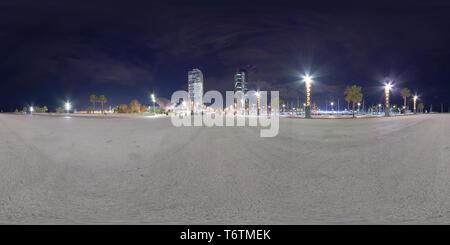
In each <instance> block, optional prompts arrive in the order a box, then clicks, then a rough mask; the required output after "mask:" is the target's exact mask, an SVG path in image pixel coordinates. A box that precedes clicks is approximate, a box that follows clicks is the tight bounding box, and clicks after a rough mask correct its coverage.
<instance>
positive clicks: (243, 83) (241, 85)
mask: <svg viewBox="0 0 450 245" xmlns="http://www.w3.org/2000/svg"><path fill="white" fill-rule="evenodd" d="M237 91H242V92H243V93H244V94H245V93H247V91H248V72H247V70H245V69H241V68H238V69H237V71H236V74H234V92H237Z"/></svg>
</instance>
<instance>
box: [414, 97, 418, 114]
mask: <svg viewBox="0 0 450 245" xmlns="http://www.w3.org/2000/svg"><path fill="white" fill-rule="evenodd" d="M417 98H418V97H417V95H414V97H413V101H414V114H416V102H417Z"/></svg>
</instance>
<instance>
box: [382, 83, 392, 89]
mask: <svg viewBox="0 0 450 245" xmlns="http://www.w3.org/2000/svg"><path fill="white" fill-rule="evenodd" d="M393 87H394V85H393V84H392V83H386V84H385V85H384V88H385V89H387V90H391V89H392V88H393Z"/></svg>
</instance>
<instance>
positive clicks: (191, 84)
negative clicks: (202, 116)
mask: <svg viewBox="0 0 450 245" xmlns="http://www.w3.org/2000/svg"><path fill="white" fill-rule="evenodd" d="M188 93H189V103H190V107H191V111H193V112H197V111H200V110H201V108H202V105H203V73H202V71H200V70H199V69H192V71H189V72H188Z"/></svg>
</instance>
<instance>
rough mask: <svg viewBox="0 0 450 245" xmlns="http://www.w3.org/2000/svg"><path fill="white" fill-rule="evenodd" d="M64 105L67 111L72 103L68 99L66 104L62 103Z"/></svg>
mask: <svg viewBox="0 0 450 245" xmlns="http://www.w3.org/2000/svg"><path fill="white" fill-rule="evenodd" d="M64 107H65V108H66V110H67V111H70V108H71V107H72V105H71V104H70V102H69V101H67V102H66V104H65V105H64Z"/></svg>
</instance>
